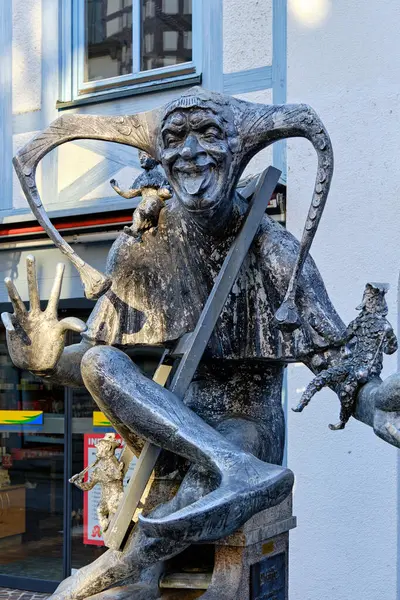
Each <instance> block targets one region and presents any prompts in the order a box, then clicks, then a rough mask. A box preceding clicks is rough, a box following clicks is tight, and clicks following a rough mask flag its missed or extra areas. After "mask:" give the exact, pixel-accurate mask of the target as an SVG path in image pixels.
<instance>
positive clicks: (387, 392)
mask: <svg viewBox="0 0 400 600" xmlns="http://www.w3.org/2000/svg"><path fill="white" fill-rule="evenodd" d="M355 417H356V418H358V419H359V420H360V421H363V422H364V423H367V424H369V425H372V427H373V428H374V431H375V433H376V435H377V436H378V437H380V438H381V439H383V440H385V441H386V442H388V443H389V444H392V445H393V446H396V447H397V448H400V373H394V374H393V375H390V376H389V377H387V379H385V380H384V381H381V380H380V379H373V380H371V381H370V382H368V383H367V384H366V385H364V386H363V387H362V388H361V390H360V392H359V394H358V397H357V404H356V411H355Z"/></svg>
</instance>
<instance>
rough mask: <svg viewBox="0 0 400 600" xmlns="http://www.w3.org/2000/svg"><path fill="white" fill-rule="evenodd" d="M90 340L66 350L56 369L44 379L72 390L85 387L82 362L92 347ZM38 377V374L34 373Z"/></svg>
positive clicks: (46, 374) (68, 347)
mask: <svg viewBox="0 0 400 600" xmlns="http://www.w3.org/2000/svg"><path fill="white" fill-rule="evenodd" d="M92 345H93V344H91V343H90V342H89V341H88V340H86V339H83V340H82V341H81V342H80V343H79V344H73V345H71V346H67V347H66V348H64V350H63V353H62V354H61V357H60V359H59V361H58V363H57V364H56V366H55V368H54V369H52V370H51V371H48V372H46V373H44V374H41V376H42V378H43V379H45V380H46V381H50V382H51V383H55V384H57V385H65V386H68V387H72V388H79V387H84V383H83V379H82V375H81V361H82V358H83V355H84V354H85V352H86V351H87V350H89V348H91V347H92ZM34 374H35V375H37V373H34Z"/></svg>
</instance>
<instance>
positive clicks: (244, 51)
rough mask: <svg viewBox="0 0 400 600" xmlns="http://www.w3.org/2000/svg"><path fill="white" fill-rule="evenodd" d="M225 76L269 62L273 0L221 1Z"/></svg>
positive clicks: (268, 63)
mask: <svg viewBox="0 0 400 600" xmlns="http://www.w3.org/2000/svg"><path fill="white" fill-rule="evenodd" d="M223 13H224V17H223V19H224V21H223V36H224V39H223V49H224V61H223V65H224V73H232V72H235V71H242V70H246V69H254V68H256V67H265V66H267V65H270V64H271V62H272V0H246V1H243V0H224V2H223Z"/></svg>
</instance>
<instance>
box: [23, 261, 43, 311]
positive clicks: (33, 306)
mask: <svg viewBox="0 0 400 600" xmlns="http://www.w3.org/2000/svg"><path fill="white" fill-rule="evenodd" d="M26 273H27V279H28V291H29V303H30V310H31V311H33V312H38V311H39V310H40V299H39V288H38V282H37V277H36V261H35V257H34V256H32V255H31V254H30V255H29V256H27V257H26Z"/></svg>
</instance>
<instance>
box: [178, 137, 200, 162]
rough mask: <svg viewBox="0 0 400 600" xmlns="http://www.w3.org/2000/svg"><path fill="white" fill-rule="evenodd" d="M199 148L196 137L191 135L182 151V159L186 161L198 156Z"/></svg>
mask: <svg viewBox="0 0 400 600" xmlns="http://www.w3.org/2000/svg"><path fill="white" fill-rule="evenodd" d="M198 146H199V145H198V142H197V138H196V136H195V135H189V136H188V137H187V138H186V140H185V144H184V146H183V148H182V150H181V156H182V158H184V159H185V160H190V159H191V158H193V157H194V156H196V154H197V153H198Z"/></svg>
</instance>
